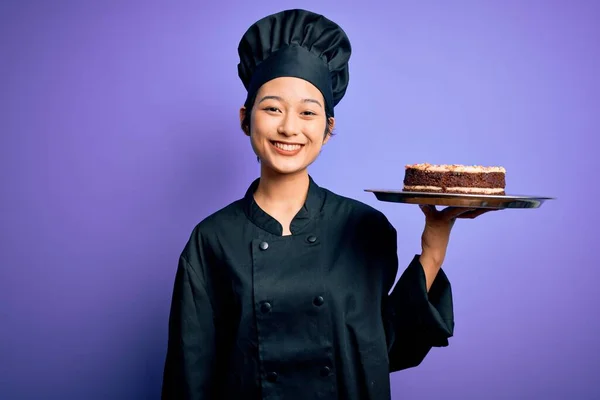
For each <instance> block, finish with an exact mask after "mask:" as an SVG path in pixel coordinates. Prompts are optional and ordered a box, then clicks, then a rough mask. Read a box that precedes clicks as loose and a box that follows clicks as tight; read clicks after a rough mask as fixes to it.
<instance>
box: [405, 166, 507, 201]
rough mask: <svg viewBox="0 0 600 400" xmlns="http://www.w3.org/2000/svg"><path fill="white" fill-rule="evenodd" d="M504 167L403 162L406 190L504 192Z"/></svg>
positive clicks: (460, 192)
mask: <svg viewBox="0 0 600 400" xmlns="http://www.w3.org/2000/svg"><path fill="white" fill-rule="evenodd" d="M505 186H506V170H505V169H504V168H503V167H484V166H480V165H460V164H452V165H435V164H427V163H422V164H412V165H406V166H405V171H404V189H403V191H405V192H434V193H459V194H486V195H504V194H505V191H504V190H505Z"/></svg>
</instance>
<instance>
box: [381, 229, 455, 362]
mask: <svg viewBox="0 0 600 400" xmlns="http://www.w3.org/2000/svg"><path fill="white" fill-rule="evenodd" d="M385 222H386V224H385V227H384V228H383V229H382V231H381V232H380V235H378V240H379V241H380V247H379V248H380V250H379V251H380V256H381V257H382V264H383V265H384V268H385V270H386V271H388V270H389V271H397V267H398V256H397V235H396V230H395V228H394V227H393V226H391V224H389V222H388V221H387V220H386V221H385ZM392 275H393V274H390V275H388V278H387V282H386V285H385V288H386V290H389V289H390V288H391V287H392V285H393V283H394V280H395V276H392ZM386 294H387V292H386ZM383 316H384V321H385V324H386V333H387V335H388V354H389V363H390V372H395V371H399V370H402V369H406V368H411V367H415V366H417V365H419V364H420V363H421V362H422V361H423V359H424V358H425V357H426V356H427V354H428V353H429V350H431V348H432V347H443V346H447V345H448V338H450V337H451V336H452V335H453V330H454V315H453V305H452V291H451V287H450V282H449V281H448V278H447V276H446V274H445V273H444V271H443V270H442V269H439V270H438V271H437V274H436V275H435V278H434V280H433V281H432V283H431V288H430V290H429V291H428V290H427V279H426V274H425V269H424V266H423V265H422V264H421V262H420V260H419V256H418V255H417V256H415V257H414V258H413V260H412V262H411V263H410V264H409V266H408V267H407V268H406V269H405V270H404V272H403V273H402V275H401V277H400V279H399V280H398V283H397V284H396V286H395V287H394V289H393V290H392V292H391V293H390V294H389V295H387V296H386V295H384V301H383Z"/></svg>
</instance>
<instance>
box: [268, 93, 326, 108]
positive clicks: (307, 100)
mask: <svg viewBox="0 0 600 400" xmlns="http://www.w3.org/2000/svg"><path fill="white" fill-rule="evenodd" d="M265 100H278V101H281V102H284V100H283V99H282V98H281V97H279V96H264V97H263V98H261V99H260V101H259V102H258V103H259V104H260V103H262V102H263V101H265ZM302 102H303V103H315V104H317V105H318V106H319V107H321V108H323V106H322V105H321V103H320V102H319V101H318V100H315V99H303V100H302Z"/></svg>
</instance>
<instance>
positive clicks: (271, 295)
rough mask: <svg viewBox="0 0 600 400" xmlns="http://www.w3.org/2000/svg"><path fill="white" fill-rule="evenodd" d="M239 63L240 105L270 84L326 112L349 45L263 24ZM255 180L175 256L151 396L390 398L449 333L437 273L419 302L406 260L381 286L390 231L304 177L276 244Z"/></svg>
mask: <svg viewBox="0 0 600 400" xmlns="http://www.w3.org/2000/svg"><path fill="white" fill-rule="evenodd" d="M239 54H240V64H239V66H238V72H239V76H240V78H241V80H242V82H243V83H244V85H245V87H246V89H247V90H248V97H247V99H246V105H247V106H248V107H251V106H252V104H253V102H254V96H255V95H256V91H257V90H258V88H260V86H261V85H262V84H264V83H265V82H267V81H269V80H270V79H273V78H276V77H280V76H294V77H298V78H302V79H306V80H308V81H309V82H311V83H313V84H314V85H315V86H316V87H317V88H319V90H321V92H322V93H323V96H324V99H325V104H326V107H327V108H328V110H329V114H330V115H333V107H334V106H335V105H337V103H338V102H339V101H340V100H341V98H342V97H343V95H344V93H345V91H346V87H347V84H348V76H349V75H348V60H349V57H350V43H349V41H348V38H347V36H346V34H345V33H344V31H343V30H342V29H341V28H340V27H339V26H338V25H337V24H335V23H333V22H332V21H330V20H328V19H326V18H325V17H323V16H321V15H318V14H314V13H311V12H308V11H304V10H287V11H284V12H280V13H277V14H274V15H270V16H268V17H266V18H263V19H261V20H260V21H258V22H256V23H255V24H254V25H252V26H251V27H250V28H249V29H248V31H247V32H246V33H245V35H244V36H243V38H242V41H241V42H240V46H239ZM259 179H260V178H258V179H256V180H255V181H254V182H252V183H251V184H250V186H249V188H248V189H247V191H246V193H245V195H244V196H243V197H241V198H240V199H239V200H237V201H235V202H233V203H231V204H229V205H227V206H226V207H224V208H222V209H221V210H219V211H217V212H215V213H214V214H212V215H210V216H208V217H207V218H205V219H204V220H202V221H201V222H199V223H198V224H197V225H196V227H195V228H194V229H193V231H192V233H191V236H190V238H189V241H188V242H187V244H186V246H185V248H184V250H183V251H182V253H181V255H180V258H179V265H178V268H177V272H176V276H175V285H174V290H173V298H172V305H171V311H170V318H169V338H168V349H167V357H166V362H165V368H164V378H163V389H162V398H163V399H165V400H167V399H168V400H179V399H190V400H191V399H193V400H200V399H206V400H208V399H211V400H212V399H215V400H229V399H232V400H258V399H283V400H311V399H326V400H334V399H335V400H386V399H389V398H390V381H389V374H390V372H394V371H399V370H402V369H406V368H410V367H414V366H417V365H419V364H420V363H421V361H422V360H423V359H424V357H425V356H426V355H427V353H428V352H429V350H430V349H431V348H432V347H442V346H447V345H448V338H450V337H451V336H452V334H453V329H454V319H453V306H452V295H451V288H450V283H449V281H448V279H447V277H446V275H445V273H444V271H443V270H440V271H439V273H438V275H437V277H436V279H435V281H434V282H433V285H432V286H431V289H430V291H429V293H428V292H427V289H426V282H425V274H424V271H423V267H422V265H421V264H420V262H419V256H418V255H415V256H414V257H413V259H412V260H411V261H410V262H409V265H408V267H407V268H406V269H405V270H404V271H403V272H402V274H401V276H400V278H399V280H398V283H397V284H396V285H395V286H394V281H395V278H396V274H397V272H398V256H397V236H396V230H395V228H394V227H393V226H392V225H391V224H390V222H389V221H388V219H387V218H386V217H385V216H384V215H383V214H382V213H381V212H380V211H378V210H376V209H374V208H373V207H371V206H368V205H366V204H363V203H361V202H359V201H356V200H353V199H349V198H346V197H343V196H340V195H337V194H335V193H333V192H331V191H329V190H328V189H326V188H323V187H320V186H319V185H318V184H317V183H316V182H315V181H314V180H313V178H312V176H309V189H308V195H307V198H306V202H305V204H304V206H303V207H302V209H301V210H300V211H299V212H298V214H297V215H296V216H295V218H294V219H293V221H292V223H291V227H290V230H291V233H292V234H291V235H287V236H282V226H281V224H280V223H279V222H278V221H277V220H275V219H274V218H273V217H271V216H270V215H268V214H267V213H266V212H265V211H263V210H262V209H261V208H260V207H259V206H258V205H257V203H256V202H255V201H254V198H253V194H254V192H255V190H256V188H257V186H258V182H259ZM392 287H393V290H392ZM390 290H391V292H390Z"/></svg>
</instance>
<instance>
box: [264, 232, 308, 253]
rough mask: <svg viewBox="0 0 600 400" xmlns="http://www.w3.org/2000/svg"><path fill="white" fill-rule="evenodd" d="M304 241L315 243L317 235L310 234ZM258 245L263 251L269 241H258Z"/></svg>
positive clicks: (267, 246)
mask: <svg viewBox="0 0 600 400" xmlns="http://www.w3.org/2000/svg"><path fill="white" fill-rule="evenodd" d="M306 241H307V242H308V243H311V244H312V243H315V242H316V241H317V237H316V236H315V235H310V236H308V237H307V238H306ZM258 247H259V248H260V249H261V250H263V251H264V250H267V249H268V248H269V243H268V242H260V244H259V245H258Z"/></svg>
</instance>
